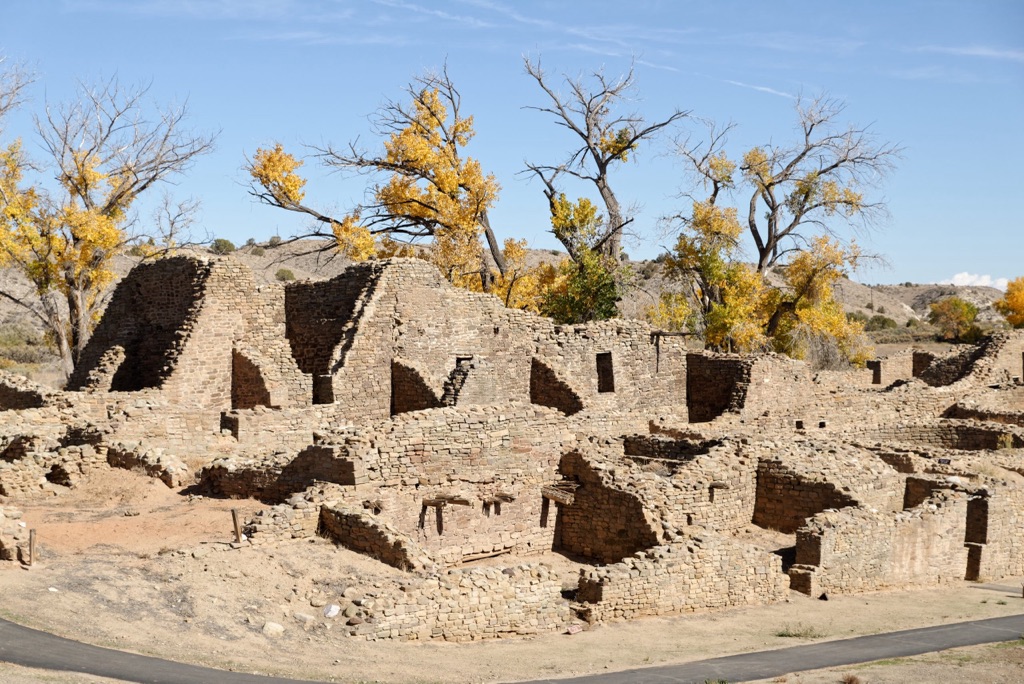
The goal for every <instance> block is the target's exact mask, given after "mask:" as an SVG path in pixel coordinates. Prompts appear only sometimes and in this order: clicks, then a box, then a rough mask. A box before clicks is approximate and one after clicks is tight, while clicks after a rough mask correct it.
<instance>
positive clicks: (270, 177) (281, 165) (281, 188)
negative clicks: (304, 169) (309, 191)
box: [249, 143, 306, 206]
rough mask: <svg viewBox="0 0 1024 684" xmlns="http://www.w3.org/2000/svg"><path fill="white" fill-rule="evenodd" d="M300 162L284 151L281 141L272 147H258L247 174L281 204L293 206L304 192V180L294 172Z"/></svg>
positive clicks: (299, 201) (300, 164)
mask: <svg viewBox="0 0 1024 684" xmlns="http://www.w3.org/2000/svg"><path fill="white" fill-rule="evenodd" d="M300 166H302V162H301V161H300V160H298V159H296V158H295V157H293V156H292V155H290V154H288V153H287V152H285V151H284V147H283V146H282V145H281V143H277V144H276V145H274V149H272V150H267V149H263V148H259V149H257V150H256V154H254V155H253V156H252V163H251V164H250V165H249V174H250V175H251V176H252V177H253V179H255V180H256V182H257V183H259V184H260V185H261V186H263V187H264V188H265V189H266V190H267V192H269V193H270V194H271V196H273V198H274V199H275V200H276V201H277V202H278V203H279V204H281V205H283V206H294V205H297V204H300V203H301V202H302V199H303V197H305V193H304V192H303V190H302V188H303V187H305V185H306V180H305V179H304V178H302V177H301V176H299V175H298V174H297V173H295V170H296V169H298V168H299V167H300Z"/></svg>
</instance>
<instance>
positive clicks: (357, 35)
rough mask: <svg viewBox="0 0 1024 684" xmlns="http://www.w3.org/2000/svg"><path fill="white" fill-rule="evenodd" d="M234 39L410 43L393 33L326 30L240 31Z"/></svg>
mask: <svg viewBox="0 0 1024 684" xmlns="http://www.w3.org/2000/svg"><path fill="white" fill-rule="evenodd" d="M229 39H232V40H248V41H256V42H267V43H299V44H302V45H382V46H391V47H401V46H404V45H408V44H409V41H408V39H406V38H404V37H402V36H398V35H394V34H391V33H367V32H334V31H332V32H329V33H328V32H324V31H301V30H298V31H287V30H282V31H240V32H237V33H235V34H233V35H231V36H229Z"/></svg>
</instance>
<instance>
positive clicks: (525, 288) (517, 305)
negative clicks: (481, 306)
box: [491, 238, 559, 313]
mask: <svg viewBox="0 0 1024 684" xmlns="http://www.w3.org/2000/svg"><path fill="white" fill-rule="evenodd" d="M503 254H504V256H505V262H506V266H507V270H506V272H505V274H504V275H501V274H498V275H497V276H496V277H495V280H494V283H493V285H492V287H491V293H492V294H493V295H494V296H496V297H497V298H498V299H500V300H501V302H502V303H503V304H504V305H505V306H507V307H509V308H510V309H525V310H526V311H533V312H534V313H537V312H539V311H540V306H541V303H542V301H543V299H544V296H545V295H546V293H547V292H548V291H549V290H550V289H551V288H552V287H554V286H555V283H556V281H557V280H558V278H559V274H558V269H557V268H556V267H555V266H553V265H551V264H548V263H541V264H538V265H537V266H534V267H532V268H530V267H528V266H527V264H526V240H513V239H511V238H509V239H507V240H505V245H504V250H503Z"/></svg>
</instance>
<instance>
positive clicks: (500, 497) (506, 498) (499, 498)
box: [484, 492, 516, 504]
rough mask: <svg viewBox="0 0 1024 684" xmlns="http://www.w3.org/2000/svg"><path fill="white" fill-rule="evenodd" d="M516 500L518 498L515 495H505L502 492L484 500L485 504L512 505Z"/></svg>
mask: <svg viewBox="0 0 1024 684" xmlns="http://www.w3.org/2000/svg"><path fill="white" fill-rule="evenodd" d="M515 500H516V497H515V495H514V494H504V493H502V492H499V493H497V494H495V495H493V496H489V497H487V498H486V499H484V503H489V504H493V503H511V502H512V501H515Z"/></svg>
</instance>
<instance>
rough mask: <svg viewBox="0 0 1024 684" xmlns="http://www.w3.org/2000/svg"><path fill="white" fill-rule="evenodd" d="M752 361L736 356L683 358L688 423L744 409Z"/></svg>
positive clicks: (705, 420)
mask: <svg viewBox="0 0 1024 684" xmlns="http://www.w3.org/2000/svg"><path fill="white" fill-rule="evenodd" d="M752 366H753V362H752V360H751V359H749V358H744V357H741V356H739V355H726V354H710V353H696V352H691V353H689V354H687V355H686V408H687V412H688V415H689V420H690V422H691V423H703V422H707V421H710V420H714V419H715V418H717V417H718V416H720V415H722V414H723V413H726V412H736V411H738V410H739V409H740V408H742V406H743V401H744V399H745V396H746V389H747V386H748V385H749V384H750V369H751V367H752Z"/></svg>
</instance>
